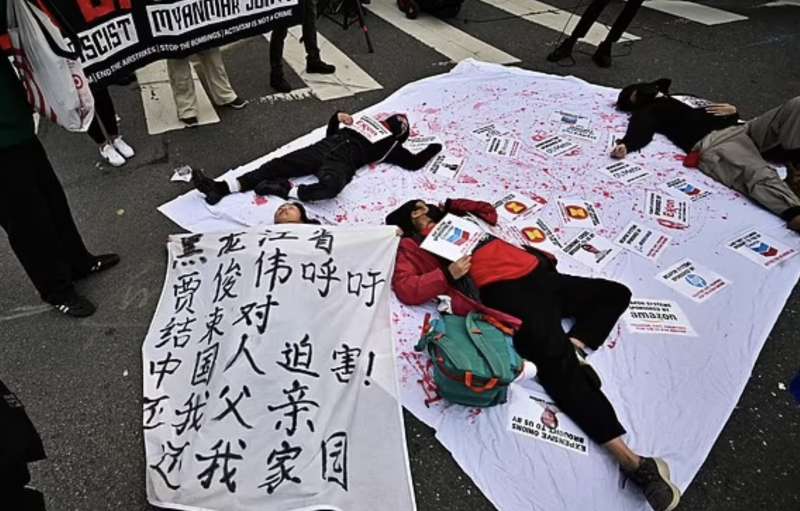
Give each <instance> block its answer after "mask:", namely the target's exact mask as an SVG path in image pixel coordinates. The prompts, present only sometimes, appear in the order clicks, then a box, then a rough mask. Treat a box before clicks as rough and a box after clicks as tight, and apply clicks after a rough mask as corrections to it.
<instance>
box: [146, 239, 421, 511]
mask: <svg viewBox="0 0 800 511" xmlns="http://www.w3.org/2000/svg"><path fill="white" fill-rule="evenodd" d="M398 241H399V238H398V237H397V235H396V233H395V230H394V229H393V228H391V227H386V226H357V227H352V226H349V227H348V226H333V227H328V228H321V227H319V226H309V225H283V226H276V227H274V228H272V229H270V230H268V231H265V232H253V233H242V232H236V233H230V234H206V235H202V234H197V235H194V234H192V235H190V234H185V235H181V236H172V237H171V238H170V242H169V244H168V249H169V265H168V268H169V269H168V273H167V277H166V280H165V282H164V289H163V292H162V294H161V299H160V300H159V305H158V308H157V310H156V313H155V315H154V317H153V322H152V324H151V326H150V330H149V332H148V334H147V338H146V339H145V342H144V344H143V346H142V354H143V361H144V426H143V427H144V437H145V448H146V458H147V472H146V475H147V477H146V480H147V497H148V500H149V501H150V502H151V503H153V504H155V505H158V506H162V507H168V508H170V509H172V508H174V509H182V510H187V511H212V510H214V511H216V510H232V509H237V510H240V511H246V510H264V509H270V510H271V511H301V510H302V511H310V510H312V509H315V510H316V509H330V510H337V511H342V510H353V511H359V510H360V511H372V510H375V509H393V510H394V509H396V510H398V511H413V510H414V509H415V505H414V493H413V490H412V487H411V475H410V473H409V467H408V457H407V452H406V449H405V433H404V429H403V420H402V414H401V409H400V403H399V398H398V385H397V377H396V374H395V371H396V365H395V363H394V360H395V355H394V350H393V348H392V332H391V321H390V312H389V296H390V295H391V292H390V284H389V283H390V282H391V273H392V269H393V268H394V254H395V252H396V250H397V245H398ZM367 254H368V255H367Z"/></svg>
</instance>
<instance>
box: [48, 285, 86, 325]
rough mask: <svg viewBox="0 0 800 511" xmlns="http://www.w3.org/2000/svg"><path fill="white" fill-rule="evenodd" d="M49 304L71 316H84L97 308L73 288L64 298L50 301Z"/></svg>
mask: <svg viewBox="0 0 800 511" xmlns="http://www.w3.org/2000/svg"><path fill="white" fill-rule="evenodd" d="M50 304H51V305H52V306H53V308H54V309H55V310H57V311H58V312H60V313H61V314H64V315H65V316H72V317H73V318H85V317H87V316H91V315H92V314H94V312H95V311H96V310H97V307H95V306H94V304H93V303H92V302H90V301H89V300H87V299H86V298H85V297H83V296H81V295H79V294H78V293H76V292H75V290H71V291H70V292H69V293H67V294H66V296H64V298H60V299H56V300H53V301H51V302H50Z"/></svg>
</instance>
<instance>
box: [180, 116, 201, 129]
mask: <svg viewBox="0 0 800 511" xmlns="http://www.w3.org/2000/svg"><path fill="white" fill-rule="evenodd" d="M181 122H182V123H183V124H185V125H186V126H188V127H190V128H194V127H195V126H197V123H198V122H199V121H198V120H197V117H196V116H194V115H193V116H191V117H185V118H183V119H181Z"/></svg>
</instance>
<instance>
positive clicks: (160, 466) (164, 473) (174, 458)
mask: <svg viewBox="0 0 800 511" xmlns="http://www.w3.org/2000/svg"><path fill="white" fill-rule="evenodd" d="M187 447H189V442H186V443H184V444H183V445H181V446H179V447H175V446H174V445H172V442H170V441H169V440H167V447H166V448H164V446H163V445H162V446H161V449H162V450H163V451H164V453H163V454H162V455H161V459H160V460H158V463H156V464H154V465H150V468H152V469H153V470H154V471H155V472H156V474H158V475H159V476H161V479H163V481H164V484H166V485H167V488H169V489H170V490H177V489H178V488H180V487H181V485H180V484H178V483H173V482H171V481H170V480H169V475H170V474H171V473H172V472H175V471H176V469H177V471H178V472H180V471H181V467H182V466H183V451H185V450H186V448H187Z"/></svg>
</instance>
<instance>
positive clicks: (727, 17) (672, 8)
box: [644, 0, 747, 25]
mask: <svg viewBox="0 0 800 511" xmlns="http://www.w3.org/2000/svg"><path fill="white" fill-rule="evenodd" d="M644 6H645V7H647V8H648V9H654V10H656V11H661V12H664V13H667V14H671V15H673V16H678V17H680V18H686V19H688V20H691V21H695V22H697V23H702V24H703V25H722V24H723V23H732V22H734V21H742V20H746V19H747V16H742V15H741V14H734V13H732V12H728V11H723V10H722V9H717V8H714V7H708V6H706V5H701V4H696V3H694V2H684V1H683V0H647V1H646V2H645V3H644Z"/></svg>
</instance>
